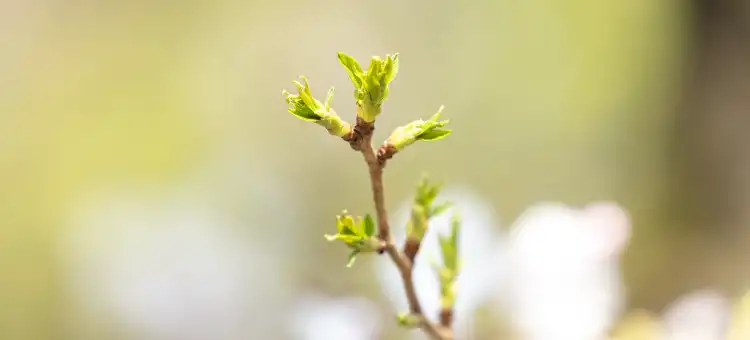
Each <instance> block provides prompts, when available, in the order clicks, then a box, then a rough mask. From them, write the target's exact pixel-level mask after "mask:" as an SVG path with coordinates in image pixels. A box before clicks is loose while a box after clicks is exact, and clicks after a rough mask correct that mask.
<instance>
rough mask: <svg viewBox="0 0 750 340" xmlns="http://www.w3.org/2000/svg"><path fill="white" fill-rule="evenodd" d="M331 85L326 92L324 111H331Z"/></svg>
mask: <svg viewBox="0 0 750 340" xmlns="http://www.w3.org/2000/svg"><path fill="white" fill-rule="evenodd" d="M333 92H334V90H333V86H331V88H330V89H328V94H326V111H331V102H332V101H333Z"/></svg>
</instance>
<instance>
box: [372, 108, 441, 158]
mask: <svg viewBox="0 0 750 340" xmlns="http://www.w3.org/2000/svg"><path fill="white" fill-rule="evenodd" d="M442 109H443V107H442V106H441V107H440V110H439V111H438V112H437V113H436V114H435V115H433V116H432V117H431V118H430V119H429V120H427V121H424V120H421V119H420V120H415V121H413V122H411V123H409V124H407V125H404V126H400V127H398V128H396V129H395V130H393V132H392V133H391V136H390V137H388V140H387V141H386V143H388V144H390V145H392V146H393V147H394V148H396V150H397V151H401V150H403V149H404V148H405V147H407V146H409V145H411V144H414V142H416V141H418V140H424V141H433V140H438V139H442V138H445V137H446V136H448V135H449V134H450V133H451V132H452V131H451V130H449V129H441V128H442V127H444V126H445V125H447V124H448V123H450V120H442V121H438V119H439V118H440V113H441V111H442Z"/></svg>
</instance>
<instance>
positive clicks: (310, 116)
mask: <svg viewBox="0 0 750 340" xmlns="http://www.w3.org/2000/svg"><path fill="white" fill-rule="evenodd" d="M281 94H282V95H284V96H285V97H286V98H285V99H286V102H287V104H289V105H291V107H290V108H289V109H287V111H289V113H291V114H293V115H295V116H296V117H297V118H299V119H302V120H305V121H308V122H318V121H319V120H320V116H318V115H317V114H316V113H315V112H313V110H311V109H310V108H309V107H308V106H307V104H305V102H304V101H303V100H302V98H300V96H298V95H293V94H291V93H289V91H287V90H283V91H281Z"/></svg>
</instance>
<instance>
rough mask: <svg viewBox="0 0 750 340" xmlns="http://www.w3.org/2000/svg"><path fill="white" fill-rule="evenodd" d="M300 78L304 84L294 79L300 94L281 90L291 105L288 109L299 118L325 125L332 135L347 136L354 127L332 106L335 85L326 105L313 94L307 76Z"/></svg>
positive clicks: (329, 93) (330, 90)
mask: <svg viewBox="0 0 750 340" xmlns="http://www.w3.org/2000/svg"><path fill="white" fill-rule="evenodd" d="M300 79H302V82H303V83H304V84H303V83H300V82H298V81H294V84H295V85H297V91H298V94H291V93H289V91H287V90H284V91H282V92H281V93H282V94H283V95H284V96H285V97H286V102H287V104H289V105H291V107H290V108H289V109H288V111H289V112H290V113H291V114H293V115H295V116H297V118H299V119H302V120H305V121H308V122H313V123H316V124H318V125H320V126H322V127H324V128H325V129H326V130H328V133H330V134H331V135H334V136H337V137H343V136H346V135H347V134H348V133H349V132H350V131H351V129H352V128H351V126H350V125H349V124H348V123H346V122H344V121H343V120H341V118H339V116H338V115H336V111H334V110H333V109H332V108H331V101H332V100H333V92H334V90H333V87H331V88H330V89H329V90H328V94H327V96H326V101H325V105H324V104H323V103H321V102H320V101H319V100H317V99H315V98H314V97H313V96H312V92H311V91H310V84H309V83H308V82H307V78H305V77H303V76H300Z"/></svg>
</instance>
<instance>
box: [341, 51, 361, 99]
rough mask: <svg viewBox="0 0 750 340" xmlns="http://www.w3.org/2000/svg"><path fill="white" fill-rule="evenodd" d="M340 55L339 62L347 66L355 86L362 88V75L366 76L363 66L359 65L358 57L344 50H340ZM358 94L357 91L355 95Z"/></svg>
mask: <svg viewBox="0 0 750 340" xmlns="http://www.w3.org/2000/svg"><path fill="white" fill-rule="evenodd" d="M338 55H339V63H341V65H342V66H344V68H346V72H347V73H348V74H349V79H351V81H352V84H354V87H355V88H356V89H361V88H362V82H363V79H362V77H363V76H364V73H363V72H362V67H361V66H360V65H359V62H357V60H356V59H354V58H353V57H352V56H350V55H348V54H346V53H344V52H339V54H338ZM356 94H357V91H355V97H356Z"/></svg>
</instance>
